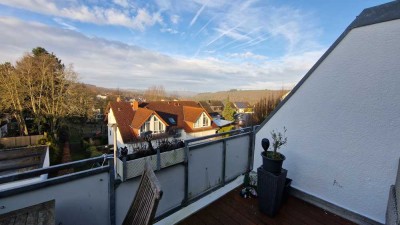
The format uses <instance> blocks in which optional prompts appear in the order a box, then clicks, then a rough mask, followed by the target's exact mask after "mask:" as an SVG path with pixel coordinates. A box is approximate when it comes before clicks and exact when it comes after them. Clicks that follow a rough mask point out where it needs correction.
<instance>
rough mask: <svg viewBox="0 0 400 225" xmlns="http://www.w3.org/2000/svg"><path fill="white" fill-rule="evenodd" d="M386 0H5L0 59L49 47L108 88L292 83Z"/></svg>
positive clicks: (1, 2)
mask: <svg viewBox="0 0 400 225" xmlns="http://www.w3.org/2000/svg"><path fill="white" fill-rule="evenodd" d="M385 2H387V1H379V0H336V1H334V0H324V1H321V0H318V1H317V0H307V1H306V0H288V1H278V0H249V1H242V0H240V1H239V0H193V1H182V0H171V1H167V0H154V1H129V0H113V1H111V0H110V1H104V0H85V1H77V0H68V1H67V0H66V1H52V0H34V1H29V0H0V30H1V31H2V33H3V34H2V35H0V50H1V51H0V62H4V61H11V62H14V61H15V60H17V59H18V58H19V57H21V56H22V55H23V54H24V53H25V52H29V51H30V50H31V49H32V48H34V47H36V46H42V47H44V48H46V49H47V50H48V51H50V52H54V53H55V54H56V55H57V56H59V57H60V58H61V59H62V60H63V61H64V63H66V64H73V65H74V68H75V71H77V72H78V73H79V77H80V80H81V81H82V82H85V83H90V84H94V85H98V86H103V87H110V88H135V89H145V88H147V87H149V86H152V85H163V86H164V87H165V88H166V89H167V90H170V91H175V90H176V91H195V92H206V91H219V90H227V89H233V88H236V89H280V88H282V87H284V88H292V87H293V86H294V85H295V84H296V83H297V82H298V81H299V80H300V79H301V78H302V77H303V76H304V74H305V73H306V72H307V71H308V69H310V68H311V66H312V65H313V64H314V63H315V62H316V61H317V60H318V58H319V57H320V56H321V55H322V54H323V53H324V51H326V49H327V48H328V47H329V46H330V45H331V44H332V43H333V42H334V41H335V39H336V38H337V37H338V36H339V35H340V34H341V33H342V32H343V31H344V29H345V28H346V27H347V26H348V25H349V24H350V23H351V21H353V20H354V18H355V17H356V16H357V15H358V14H359V13H360V12H361V11H362V9H364V8H367V7H371V6H375V5H378V4H382V3H385Z"/></svg>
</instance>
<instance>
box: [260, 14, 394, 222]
mask: <svg viewBox="0 0 400 225" xmlns="http://www.w3.org/2000/svg"><path fill="white" fill-rule="evenodd" d="M399 37H400V20H392V21H388V22H384V23H378V24H373V25H369V26H364V27H359V28H355V29H353V30H351V31H350V32H349V33H348V34H347V36H346V37H345V38H344V39H343V40H342V41H341V42H340V43H339V44H338V46H336V48H335V49H334V50H333V51H332V52H331V54H330V55H329V56H327V58H326V59H325V60H324V61H323V62H322V63H321V64H320V65H319V67H318V68H317V69H316V70H315V71H314V72H313V74H311V76H309V77H308V79H307V80H306V81H305V82H304V83H303V84H302V86H300V88H299V89H298V90H297V92H296V93H295V94H294V95H292V96H291V97H290V98H289V99H288V100H287V102H286V103H285V104H284V105H283V106H282V107H281V108H280V109H279V111H277V112H276V114H275V115H274V116H273V117H272V118H271V119H270V120H269V121H268V122H267V123H266V124H265V125H264V126H263V127H262V128H261V129H260V131H259V132H258V133H257V136H256V147H255V157H254V170H256V169H257V168H258V167H259V166H260V165H261V161H262V160H261V156H260V153H261V150H262V148H261V144H260V143H261V139H262V138H264V137H268V138H270V137H271V135H270V131H271V130H273V129H280V130H282V128H283V126H286V128H287V136H288V144H287V145H286V146H284V147H283V148H282V150H281V152H282V153H283V154H285V155H286V161H285V162H284V165H283V166H284V168H286V169H288V177H290V178H292V179H293V183H292V185H293V186H294V187H295V188H297V189H299V190H301V191H304V192H306V193H308V194H311V195H314V196H316V197H318V198H321V199H323V200H326V201H328V202H331V203H333V204H335V205H337V206H340V207H343V208H345V209H348V210H351V211H353V212H355V213H358V214H361V215H363V216H366V217H368V218H370V219H373V220H376V221H378V222H381V223H384V221H385V210H386V204H387V199H388V192H389V187H390V185H392V184H394V182H395V174H396V169H397V164H398V159H399V157H400V144H399V143H400V141H399V140H400V114H399V113H400V90H399V85H400V39H399Z"/></svg>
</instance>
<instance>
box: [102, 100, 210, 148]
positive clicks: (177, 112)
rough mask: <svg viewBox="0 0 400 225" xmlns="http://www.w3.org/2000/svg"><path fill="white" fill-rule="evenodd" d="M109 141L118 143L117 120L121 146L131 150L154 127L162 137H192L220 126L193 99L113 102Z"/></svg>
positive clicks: (108, 114)
mask: <svg viewBox="0 0 400 225" xmlns="http://www.w3.org/2000/svg"><path fill="white" fill-rule="evenodd" d="M107 120H108V143H109V144H113V143H114V131H113V129H114V128H113V124H117V128H116V133H117V146H118V147H119V148H120V147H127V148H128V151H129V153H132V152H133V149H134V148H135V146H137V145H138V143H139V142H141V141H142V140H141V138H140V137H141V136H142V135H143V134H144V133H145V132H147V131H151V132H152V134H157V135H159V136H162V137H164V138H165V137H172V136H174V137H178V138H180V139H190V138H194V137H200V136H204V135H210V134H215V132H216V129H217V128H218V127H217V126H216V125H215V124H214V123H213V122H212V117H211V116H210V115H209V114H208V113H207V112H206V111H205V110H204V109H203V108H202V107H201V106H200V105H199V104H197V103H196V102H193V101H184V102H183V101H172V102H167V101H158V102H148V103H141V104H140V106H139V104H138V102H136V101H134V102H132V103H129V102H123V101H117V102H110V103H109V105H108V107H107Z"/></svg>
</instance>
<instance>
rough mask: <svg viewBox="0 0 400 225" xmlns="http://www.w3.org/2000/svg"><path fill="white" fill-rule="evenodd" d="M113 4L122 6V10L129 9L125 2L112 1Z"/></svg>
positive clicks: (123, 0) (120, 0)
mask: <svg viewBox="0 0 400 225" xmlns="http://www.w3.org/2000/svg"><path fill="white" fill-rule="evenodd" d="M113 2H114V4H116V5H119V6H122V7H124V8H128V7H129V3H128V1H127V0H113Z"/></svg>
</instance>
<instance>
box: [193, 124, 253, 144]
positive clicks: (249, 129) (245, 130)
mask: <svg viewBox="0 0 400 225" xmlns="http://www.w3.org/2000/svg"><path fill="white" fill-rule="evenodd" d="M251 130H252V129H251V127H245V128H241V129H238V130H232V131H227V132H223V133H218V134H211V135H207V136H202V137H197V138H192V139H188V140H185V143H188V144H189V143H192V142H197V141H202V140H206V139H210V138H215V137H220V136H224V135H227V134H238V133H239V134H241V133H245V132H251Z"/></svg>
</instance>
